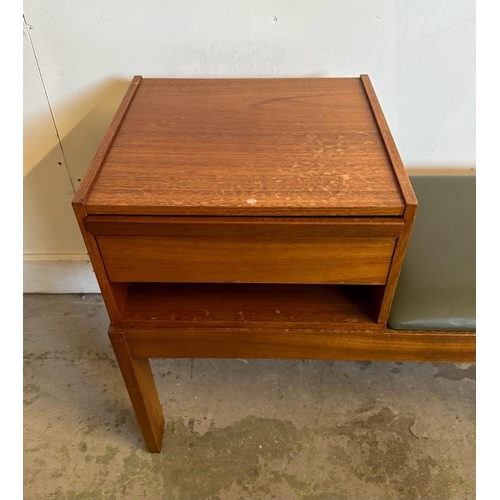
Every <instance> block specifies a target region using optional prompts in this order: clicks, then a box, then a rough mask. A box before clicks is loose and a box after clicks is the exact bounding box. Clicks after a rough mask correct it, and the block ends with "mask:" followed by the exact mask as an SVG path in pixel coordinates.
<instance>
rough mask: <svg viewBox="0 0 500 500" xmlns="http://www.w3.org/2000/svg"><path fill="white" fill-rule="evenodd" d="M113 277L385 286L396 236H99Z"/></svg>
mask: <svg viewBox="0 0 500 500" xmlns="http://www.w3.org/2000/svg"><path fill="white" fill-rule="evenodd" d="M96 239H97V242H98V245H99V249H100V252H101V255H102V259H103V261H104V265H105V266H106V271H107V274H108V276H109V279H110V280H111V281H124V282H137V281H145V282H200V283H330V284H333V283H348V284H372V285H380V284H384V283H385V282H386V280H387V273H388V271H389V265H390V262H391V258H392V253H393V251H394V244H395V240H396V239H395V238H342V237H338V238H330V239H326V238H325V239H323V238H322V239H320V238H317V239H314V238H310V239H305V238H295V237H293V234H289V236H288V237H286V238H285V237H281V238H276V237H275V236H274V235H267V234H266V235H263V236H259V237H257V236H253V237H252V238H248V239H246V238H244V239H243V238H241V237H238V236H231V234H229V235H227V236H225V237H222V236H218V237H209V236H204V237H202V238H200V237H198V238H197V237H196V236H195V235H193V236H176V237H163V236H97V237H96Z"/></svg>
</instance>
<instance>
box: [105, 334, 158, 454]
mask: <svg viewBox="0 0 500 500" xmlns="http://www.w3.org/2000/svg"><path fill="white" fill-rule="evenodd" d="M109 338H110V340H111V344H112V346H113V349H114V351H115V355H116V359H117V360H118V364H119V366H120V370H121V372H122V375H123V380H124V381H125V385H126V386H127V390H128V393H129V396H130V399H131V401H132V405H133V407H134V410H135V414H136V416H137V420H138V421H139V426H140V428H141V431H142V435H143V437H144V441H145V443H146V447H147V449H148V451H150V452H156V453H158V452H160V451H161V444H162V437H163V430H164V427H165V418H164V416H163V412H162V410H161V404H160V400H159V398H158V392H157V390H156V385H155V381H154V378H153V372H152V371H151V365H150V364H149V359H148V358H134V357H133V356H132V354H131V352H130V349H129V346H128V343H127V338H126V336H125V334H124V333H123V332H120V331H117V330H116V329H111V328H110V330H109Z"/></svg>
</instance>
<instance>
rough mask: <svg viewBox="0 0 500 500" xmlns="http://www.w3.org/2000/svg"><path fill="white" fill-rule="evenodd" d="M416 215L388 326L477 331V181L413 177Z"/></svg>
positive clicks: (470, 177)
mask: <svg viewBox="0 0 500 500" xmlns="http://www.w3.org/2000/svg"><path fill="white" fill-rule="evenodd" d="M411 183H412V185H413V188H414V190H415V194H416V195H417V199H418V211H417V217H416V219H415V223H414V225H413V231H412V234H411V238H410V242H409V245H408V249H407V252H406V256H405V260H404V263H403V268H402V270H401V276H400V278H399V282H398V286H397V289H396V295H395V297H394V302H393V305H392V309H391V313H390V316H389V322H388V326H389V328H393V329H396V330H458V331H462V330H463V331H470V330H475V329H476V178H475V177H474V176H431V175H429V176H412V177H411Z"/></svg>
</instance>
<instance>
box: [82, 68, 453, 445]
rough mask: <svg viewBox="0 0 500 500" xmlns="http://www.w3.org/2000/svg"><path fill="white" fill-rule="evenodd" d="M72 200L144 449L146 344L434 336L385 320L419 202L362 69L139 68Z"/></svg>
mask: <svg viewBox="0 0 500 500" xmlns="http://www.w3.org/2000/svg"><path fill="white" fill-rule="evenodd" d="M73 206H74V210H75V213H76V216H77V218H78V222H79V224H80V228H81V231H82V234H83V237H84V240H85V243H86V245H87V249H88V252H89V255H90V259H91V261H92V264H93V267H94V270H95V273H96V276H97V280H98V282H99V286H100V288H101V291H102V295H103V297H104V301H105V304H106V307H107V311H108V313H109V316H110V319H111V326H110V329H109V336H110V339H111V342H112V345H113V348H114V350H115V353H116V357H117V359H118V363H119V365H120V369H121V371H122V374H123V378H124V380H125V383H126V386H127V389H128V392H129V394H130V398H131V400H132V404H133V406H134V409H135V412H136V415H137V418H138V420H139V424H140V427H141V430H142V433H143V436H144V440H145V442H146V446H147V448H148V449H149V450H150V451H156V452H157V451H160V448H161V442H162V435H163V428H164V417H163V413H162V410H161V405H160V402H159V399H158V394H157V391H156V387H155V383H154V380H153V375H152V372H151V368H150V364H149V359H148V358H153V357H155V358H163V357H182V358H196V357H198V358H200V357H202V358H210V357H214V358H225V357H238V358H311V359H358V360H359V359H379V360H392V359H419V353H421V352H422V350H425V349H426V348H427V347H426V346H427V344H426V343H428V342H433V349H434V352H437V353H439V351H440V349H441V351H443V352H445V351H446V348H445V346H443V345H440V344H439V342H440V340H439V339H432V338H431V337H426V338H425V339H423V338H421V337H419V336H415V335H412V334H411V333H409V332H395V331H389V330H387V329H386V323H387V318H388V314H389V310H390V307H391V302H392V299H393V295H394V291H395V288H396V284H397V280H398V276H399V273H400V270H401V265H402V262H403V257H404V254H405V250H406V246H407V243H408V239H409V236H410V231H411V227H412V224H413V220H414V217H415V213H416V208H417V200H416V198H415V195H414V192H413V189H412V187H411V184H410V181H409V180H408V177H407V174H406V171H405V169H404V167H403V164H402V162H401V159H400V157H399V154H398V152H397V149H396V146H395V144H394V141H393V138H392V136H391V133H390V131H389V128H388V126H387V123H386V121H385V119H384V116H383V114H382V110H381V108H380V105H379V103H378V100H377V97H376V96H375V92H374V90H373V88H372V85H371V83H370V80H369V78H368V76H366V75H362V76H361V77H360V78H297V79H204V80H202V79H153V78H151V79H150V78H142V77H140V76H136V77H134V79H133V80H132V82H131V84H130V87H129V89H128V91H127V93H126V95H125V97H124V99H123V101H122V103H121V104H120V107H119V108H118V111H117V113H116V116H115V117H114V119H113V121H112V123H111V125H110V127H109V130H108V131H107V133H106V135H105V137H104V139H103V141H102V143H101V145H100V147H99V149H98V151H97V154H96V156H95V158H94V160H93V162H92V164H91V166H90V168H89V170H88V172H87V174H86V176H85V178H84V179H83V181H82V183H81V184H80V187H79V189H78V192H77V194H76V196H75V199H74V201H73ZM429 339H430V340H429ZM402 353H404V354H402Z"/></svg>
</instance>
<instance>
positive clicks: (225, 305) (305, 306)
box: [117, 283, 378, 329]
mask: <svg viewBox="0 0 500 500" xmlns="http://www.w3.org/2000/svg"><path fill="white" fill-rule="evenodd" d="M369 288H370V287H365V286H329V285H248V284H246V285H243V284H200V283H195V284H186V283H172V284H165V283H159V284H151V283H132V284H131V285H130V290H129V294H128V297H127V302H126V304H125V307H124V309H123V314H122V316H121V317H120V320H119V322H117V324H119V325H121V326H154V327H164V328H166V329H169V328H188V327H190V326H196V327H199V328H214V327H220V328H247V329H248V328H250V327H254V328H293V327H296V328H334V327H335V326H337V327H342V328H364V329H377V328H378V326H377V325H376V324H375V318H374V317H372V316H371V315H370V314H369V312H370V304H369V297H370V295H369ZM339 325H341V326H339Z"/></svg>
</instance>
